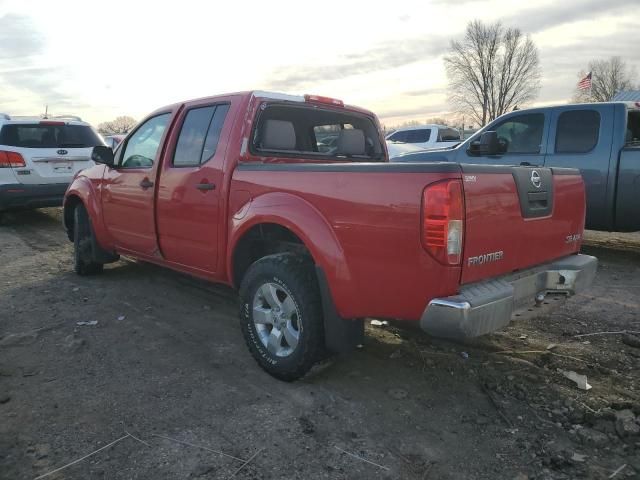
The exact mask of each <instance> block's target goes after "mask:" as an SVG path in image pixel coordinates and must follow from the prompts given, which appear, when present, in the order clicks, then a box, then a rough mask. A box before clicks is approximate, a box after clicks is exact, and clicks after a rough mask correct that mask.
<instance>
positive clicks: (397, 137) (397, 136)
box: [389, 131, 407, 143]
mask: <svg viewBox="0 0 640 480" xmlns="http://www.w3.org/2000/svg"><path fill="white" fill-rule="evenodd" d="M389 140H390V141H391V142H402V143H406V141H407V132H406V131H404V132H396V133H394V134H393V135H391V136H390V137H389Z"/></svg>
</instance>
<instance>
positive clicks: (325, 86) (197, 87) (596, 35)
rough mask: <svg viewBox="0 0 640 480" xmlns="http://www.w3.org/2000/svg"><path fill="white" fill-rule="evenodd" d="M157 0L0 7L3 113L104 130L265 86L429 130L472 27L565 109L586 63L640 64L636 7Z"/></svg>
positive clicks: (613, 2) (590, 2)
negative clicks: (521, 47)
mask: <svg viewBox="0 0 640 480" xmlns="http://www.w3.org/2000/svg"><path fill="white" fill-rule="evenodd" d="M163 3H165V2H161V1H149V2H146V1H139V0H138V1H132V0H129V1H120V0H109V1H108V2H99V3H98V2H93V1H87V0H84V1H77V2H76V1H65V0H57V1H50V0H48V1H39V0H18V1H14V0H0V112H6V113H9V114H15V115H26V114H39V113H42V112H43V111H44V105H45V104H48V105H49V110H50V112H52V113H54V114H64V113H68V114H78V115H81V116H82V117H83V118H85V119H87V120H88V121H90V122H92V123H94V124H97V123H99V122H101V121H104V120H110V119H112V118H113V117H115V116H117V115H131V116H133V117H135V118H138V119H140V118H141V117H142V116H144V115H146V114H147V113H148V112H150V111H151V110H154V109H156V108H157V107H160V106H162V105H165V104H168V103H172V102H175V101H179V100H186V99H190V98H195V97H200V96H207V95H213V94H217V93H225V92H231V91H238V90H249V89H261V90H276V91H283V92H286V93H316V94H320V95H327V96H332V97H337V98H341V99H343V100H344V101H345V102H347V103H351V104H355V105H359V106H362V107H365V108H369V109H371V110H373V111H374V112H376V113H377V114H378V115H379V116H380V117H381V119H382V121H383V122H384V123H386V124H394V123H399V122H402V121H406V120H424V119H426V118H429V117H433V116H439V115H447V114H450V113H451V107H450V106H449V105H448V103H447V83H446V77H445V73H444V68H443V64H442V56H443V55H444V54H445V53H446V51H447V48H448V45H449V42H450V40H451V39H452V38H459V37H461V35H462V34H463V32H464V28H465V25H466V24H467V22H468V21H470V20H473V19H476V18H479V19H482V20H484V21H487V22H490V21H494V20H501V21H502V22H503V23H504V24H505V25H508V26H513V27H518V28H520V29H521V30H522V31H523V32H524V33H526V34H530V35H531V37H532V38H533V40H534V41H535V43H536V45H537V46H538V47H539V50H540V57H541V62H542V69H543V71H542V74H543V80H542V89H541V91H540V96H539V97H538V99H537V101H536V104H551V103H565V102H566V101H567V100H568V99H570V98H571V96H572V94H573V90H574V88H575V84H576V82H577V81H578V78H577V75H578V72H579V71H580V70H585V69H586V68H587V63H588V61H589V60H590V59H593V58H605V57H609V56H612V55H619V56H621V57H622V58H623V59H625V60H626V61H627V62H628V63H629V64H630V65H632V66H636V68H637V67H639V66H640V30H639V29H638V23H637V10H638V6H639V5H638V0H604V1H603V0H565V1H563V2H558V1H536V2H531V1H526V2H520V1H514V0H511V1H500V0H486V1H479V0H476V1H469V0H458V1H444V0H431V1H425V0H419V1H409V0H395V1H393V2H381V3H380V6H377V5H376V4H375V3H369V4H367V3H363V2H348V1H345V0H341V1H333V0H325V1H323V2H317V1H315V2H303V1H300V0H298V1H292V2H288V1H286V2H285V1H281V2H279V1H276V0H273V1H270V2H265V1H262V2H258V1H255V2H248V1H243V0H236V1H233V2H213V1H191V0H182V1H180V2H166V3H167V5H170V6H167V7H165V6H164V5H163ZM98 5H100V6H98ZM638 70H639V71H640V68H639V69H638Z"/></svg>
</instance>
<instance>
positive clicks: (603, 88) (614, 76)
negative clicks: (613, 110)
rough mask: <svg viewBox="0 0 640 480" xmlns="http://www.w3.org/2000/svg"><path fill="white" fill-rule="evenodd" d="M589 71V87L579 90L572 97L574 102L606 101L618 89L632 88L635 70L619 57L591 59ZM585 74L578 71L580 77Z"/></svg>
mask: <svg viewBox="0 0 640 480" xmlns="http://www.w3.org/2000/svg"><path fill="white" fill-rule="evenodd" d="M589 71H590V72H591V89H590V90H579V89H578V88H577V87H576V93H575V95H574V97H573V100H574V101H575V102H608V101H610V100H611V99H612V98H613V96H614V95H615V94H616V93H618V92H619V91H620V90H631V89H633V79H634V77H636V71H635V70H634V69H632V68H629V67H628V65H627V63H626V62H625V61H624V60H622V59H621V58H620V57H611V58H609V59H607V60H592V61H590V62H589ZM585 75H587V73H585V72H580V74H579V77H580V78H581V79H582V78H584V77H585Z"/></svg>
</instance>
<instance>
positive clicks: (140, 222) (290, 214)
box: [66, 92, 584, 320]
mask: <svg viewBox="0 0 640 480" xmlns="http://www.w3.org/2000/svg"><path fill="white" fill-rule="evenodd" d="M265 101H268V100H266V99H265V98H261V97H260V96H256V95H254V94H252V93H251V92H245V93H237V94H230V95H225V96H219V97H210V98H204V99H198V100H194V101H191V102H187V103H184V104H176V105H173V106H170V107H166V108H163V109H161V110H158V111H156V112H154V113H153V114H151V115H150V116H149V117H147V118H150V117H152V116H155V115H157V114H158V113H163V112H168V111H170V112H172V118H171V121H170V122H169V126H168V127H167V130H166V132H165V134H164V138H163V142H162V148H161V149H160V153H159V154H158V158H157V159H156V161H155V162H154V166H153V168H147V169H135V170H117V169H113V168H109V167H105V166H96V167H92V168H90V169H88V170H86V171H84V172H82V173H81V174H80V175H79V176H78V177H77V178H76V179H74V181H73V183H72V185H71V186H70V187H69V190H68V192H67V197H66V200H68V199H69V198H70V197H71V196H77V197H78V198H79V199H80V200H81V201H82V202H83V203H84V204H85V205H86V206H87V209H88V211H89V215H90V216H91V218H92V221H93V225H94V229H95V232H96V236H97V237H98V242H99V243H100V245H101V246H102V247H103V248H105V249H107V250H112V251H117V252H120V253H125V254H127V255H130V256H134V257H138V258H141V259H143V260H147V261H150V262H153V263H156V264H159V265H164V266H167V267H170V268H172V269H175V270H179V271H182V272H187V273H190V274H193V275H196V276H199V277H202V278H205V279H208V280H211V281H216V282H222V283H227V284H232V278H233V271H232V269H233V263H232V258H233V252H234V248H235V247H236V245H237V244H238V242H239V240H240V239H241V238H242V236H243V235H244V234H245V233H246V232H247V231H248V230H249V229H250V228H251V227H253V226H255V225H258V224H261V223H276V224H279V225H281V226H283V227H285V228H288V229H289V230H291V231H292V232H293V233H294V234H295V235H297V236H298V237H299V238H300V239H301V240H302V241H303V242H304V244H305V245H306V247H307V248H308V249H309V251H310V252H311V254H312V256H313V258H314V260H315V262H316V264H317V265H319V266H321V267H322V268H323V270H324V272H325V273H326V276H327V279H328V282H329V288H330V291H331V293H332V296H333V300H334V302H335V304H336V307H337V310H338V313H339V314H340V315H341V316H343V317H344V318H358V317H366V316H377V317H390V318H400V319H407V320H417V319H419V318H420V316H421V314H422V312H423V310H424V308H425V306H426V305H427V303H428V302H429V300H431V299H433V298H435V297H446V296H449V295H454V294H456V293H457V292H458V289H459V287H460V284H461V281H462V282H463V283H468V282H473V281H477V280H480V279H483V278H489V277H492V276H496V275H499V274H502V273H505V272H507V271H512V270H516V269H519V268H525V267H527V266H531V265H534V264H536V263H541V262H544V261H548V260H551V259H552V258H558V257H561V256H563V255H567V254H569V253H572V252H575V251H577V250H578V248H579V244H578V243H573V244H566V243H563V242H565V239H566V237H567V236H568V235H570V234H576V233H577V234H582V229H583V225H584V188H583V185H582V181H581V179H580V177H579V176H575V177H574V176H569V175H564V176H558V177H555V179H554V181H555V195H556V199H555V209H554V212H553V215H552V216H551V217H550V218H546V219H538V220H526V221H525V220H523V219H522V217H521V215H520V210H519V204H518V196H517V193H516V191H515V184H514V181H513V179H512V177H511V175H508V174H507V175H505V174H491V173H490V174H484V173H483V174H479V175H477V182H476V183H474V184H470V183H464V193H465V204H466V222H465V229H464V252H463V262H462V265H461V266H448V265H442V264H441V263H439V262H437V261H436V260H435V259H434V258H433V257H431V255H430V254H429V253H427V252H426V251H425V250H424V248H423V246H422V242H421V235H422V232H421V225H422V210H421V209H422V205H421V201H422V194H423V190H424V188H425V187H426V186H427V185H428V184H430V183H432V182H436V181H440V180H443V179H446V178H461V175H460V173H459V172H457V171H455V172H454V173H438V172H435V173H415V172H414V173H405V172H398V171H394V172H389V171H378V172H369V171H367V172H339V173H336V172H331V171H326V172H325V171H306V170H286V171H269V170H260V169H255V170H251V169H238V168H237V166H238V164H239V163H241V162H259V163H261V164H262V163H301V162H305V163H310V160H308V159H298V158H278V157H256V156H254V155H252V153H251V151H250V149H249V148H248V145H249V143H250V142H249V140H250V138H251V135H252V128H253V124H254V121H255V119H256V116H257V115H258V113H259V111H260V106H261V104H262V103H264V102H265ZM269 101H270V100H269ZM218 102H226V103H229V104H230V110H229V113H228V115H227V119H226V122H225V124H224V127H223V130H222V133H221V135H220V142H219V144H218V148H217V150H216V153H215V155H214V156H213V157H212V158H211V159H210V160H209V161H207V162H206V163H204V164H202V165H200V166H199V167H185V168H175V167H173V166H172V164H171V162H172V158H173V152H174V149H175V145H176V142H177V138H178V135H179V131H180V128H181V125H182V120H183V118H184V116H185V112H186V110H187V109H189V108H192V107H197V106H203V105H210V104H214V103H218ZM327 108H335V109H336V110H340V111H350V112H356V113H359V114H362V115H367V116H369V117H370V118H371V119H372V120H373V121H374V122H375V124H376V125H377V126H379V124H378V121H377V119H376V118H375V116H374V115H373V114H372V113H370V112H367V111H365V110H361V109H357V108H354V107H349V106H346V107H327ZM380 141H381V145H382V148H385V146H384V145H385V142H384V138H383V136H382V134H381V133H380ZM126 142H127V140H126V139H125V140H124V141H123V143H122V144H123V145H124V144H126ZM317 161H320V162H322V160H317ZM324 162H325V163H326V160H324ZM343 163H347V162H343ZM450 171H451V170H450ZM144 179H148V180H150V181H153V182H154V187H153V188H148V189H146V190H143V189H142V188H141V187H140V185H139V183H140V181H141V180H144ZM203 182H207V183H214V184H215V185H216V188H215V190H211V191H206V192H202V191H200V190H198V189H196V188H195V187H196V185H197V184H199V183H203ZM495 250H504V252H505V254H504V261H502V262H496V263H493V264H484V265H482V266H477V267H467V266H466V261H467V259H468V257H469V256H471V255H479V254H486V253H488V252H491V251H495Z"/></svg>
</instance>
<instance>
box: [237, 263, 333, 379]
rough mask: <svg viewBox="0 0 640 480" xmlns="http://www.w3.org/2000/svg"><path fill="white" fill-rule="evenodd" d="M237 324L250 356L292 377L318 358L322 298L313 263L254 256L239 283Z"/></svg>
mask: <svg viewBox="0 0 640 480" xmlns="http://www.w3.org/2000/svg"><path fill="white" fill-rule="evenodd" d="M240 301H241V307H240V326H241V328H242V333H243V335H244V338H245V341H246V343H247V346H248V347H249V351H250V352H251V355H253V358H254V359H255V360H256V361H257V362H258V364H259V365H260V366H261V367H262V368H263V369H264V370H265V371H266V372H267V373H269V374H270V375H272V376H274V377H275V378H278V379H280V380H284V381H287V382H291V381H293V380H297V379H298V378H300V377H302V376H304V375H305V374H306V373H307V372H308V371H309V370H310V369H311V367H313V365H314V364H315V363H316V362H317V361H319V360H320V359H321V358H322V353H323V350H324V327H323V315H322V303H321V298H320V290H319V288H318V281H317V279H316V276H315V272H314V269H313V265H312V264H311V263H310V262H309V261H306V260H305V258H303V257H300V256H297V255H294V254H291V253H280V254H276V255H269V256H267V257H264V258H262V259H260V260H258V261H256V262H255V263H254V264H253V265H251V267H249V270H248V272H247V274H246V275H245V277H244V278H243V280H242V284H241V285H240Z"/></svg>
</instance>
